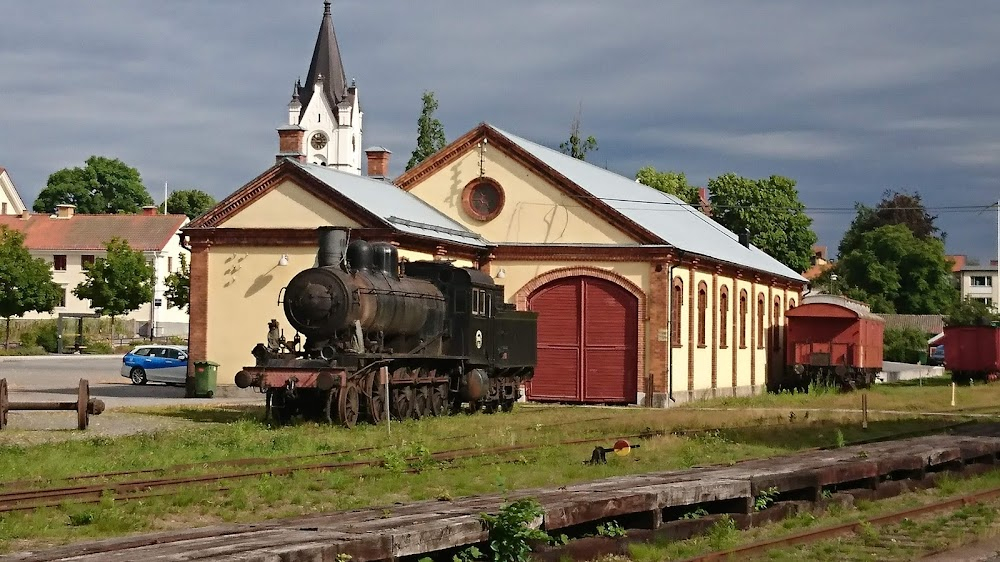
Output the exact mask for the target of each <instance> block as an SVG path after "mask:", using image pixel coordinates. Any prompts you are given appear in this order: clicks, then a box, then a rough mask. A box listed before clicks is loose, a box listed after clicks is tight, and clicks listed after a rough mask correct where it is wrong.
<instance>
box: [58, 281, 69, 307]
mask: <svg viewBox="0 0 1000 562" xmlns="http://www.w3.org/2000/svg"><path fill="white" fill-rule="evenodd" d="M68 295H69V290H68V289H66V285H59V306H61V307H65V306H66V298H67V296H68Z"/></svg>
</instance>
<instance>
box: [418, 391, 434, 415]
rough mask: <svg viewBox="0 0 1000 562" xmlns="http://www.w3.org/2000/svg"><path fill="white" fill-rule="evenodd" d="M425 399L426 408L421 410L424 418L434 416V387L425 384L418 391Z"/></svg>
mask: <svg viewBox="0 0 1000 562" xmlns="http://www.w3.org/2000/svg"><path fill="white" fill-rule="evenodd" d="M418 392H419V394H420V395H422V396H423V397H424V407H423V408H422V409H421V410H420V415H421V416H422V417H427V416H433V415H435V414H434V387H432V386H431V385H429V384H425V385H423V386H421V387H420V390H419V391H418Z"/></svg>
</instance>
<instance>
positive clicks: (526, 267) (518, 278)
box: [490, 261, 655, 337]
mask: <svg viewBox="0 0 1000 562" xmlns="http://www.w3.org/2000/svg"><path fill="white" fill-rule="evenodd" d="M567 267H588V268H592V269H602V270H605V271H612V272H614V273H617V274H618V275H621V276H622V277H624V278H625V279H628V280H629V281H631V282H632V283H634V284H635V285H636V286H637V287H640V288H641V289H642V291H643V292H644V293H647V294H648V293H649V264H648V263H646V262H629V263H621V262H596V261H595V262H571V261H566V262H559V261H551V262H549V261H545V262H531V261H494V262H491V263H490V272H491V274H492V275H493V280H494V282H496V283H497V284H498V285H503V286H504V299H505V300H506V301H507V302H508V303H511V304H516V303H515V301H514V294H515V293H517V291H518V290H520V289H521V288H522V287H524V286H525V285H526V284H527V283H528V282H529V281H531V280H532V279H534V278H536V277H538V276H539V275H543V274H545V273H548V272H550V271H553V270H556V269H563V268H567ZM501 269H503V271H504V277H503V279H498V278H497V273H498V272H499V271H500V270H501ZM654 337H655V334H654Z"/></svg>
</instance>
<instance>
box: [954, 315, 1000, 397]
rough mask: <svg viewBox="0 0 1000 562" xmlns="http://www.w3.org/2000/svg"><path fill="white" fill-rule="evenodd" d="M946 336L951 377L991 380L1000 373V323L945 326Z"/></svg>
mask: <svg viewBox="0 0 1000 562" xmlns="http://www.w3.org/2000/svg"><path fill="white" fill-rule="evenodd" d="M944 339H945V341H946V342H947V345H948V349H947V350H946V352H945V363H947V365H948V370H949V371H951V380H953V381H954V382H956V383H967V382H969V381H971V380H977V381H983V382H991V381H995V380H997V378H998V377H1000V327H997V326H993V325H986V326H945V328H944Z"/></svg>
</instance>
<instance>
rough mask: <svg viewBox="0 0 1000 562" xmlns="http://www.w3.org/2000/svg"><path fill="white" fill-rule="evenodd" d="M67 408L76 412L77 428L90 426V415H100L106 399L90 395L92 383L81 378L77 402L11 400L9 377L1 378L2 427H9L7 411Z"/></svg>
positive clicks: (0, 412)
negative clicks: (8, 388)
mask: <svg viewBox="0 0 1000 562" xmlns="http://www.w3.org/2000/svg"><path fill="white" fill-rule="evenodd" d="M48 410H59V411H63V410H67V411H75V412H76V426H77V429H80V430H84V429H87V427H88V426H90V416H99V415H101V412H103V411H104V401H103V400H98V399H97V398H91V397H90V383H89V382H88V381H87V380H86V379H80V385H79V387H78V389H77V400H76V402H11V401H10V395H9V392H8V390H7V379H0V429H3V428H5V427H7V412H12V411H14V412H16V411H48Z"/></svg>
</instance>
